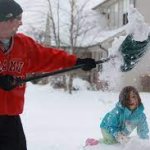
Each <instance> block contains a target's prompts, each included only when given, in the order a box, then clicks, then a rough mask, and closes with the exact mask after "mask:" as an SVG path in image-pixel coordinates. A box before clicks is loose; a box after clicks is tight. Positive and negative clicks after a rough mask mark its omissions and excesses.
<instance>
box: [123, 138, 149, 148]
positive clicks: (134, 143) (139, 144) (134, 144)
mask: <svg viewBox="0 0 150 150" xmlns="http://www.w3.org/2000/svg"><path fill="white" fill-rule="evenodd" d="M133 149H134V150H149V149H150V141H149V140H141V139H139V138H137V137H134V138H132V139H131V140H130V142H129V143H127V144H126V145H125V148H124V149H123V150H133Z"/></svg>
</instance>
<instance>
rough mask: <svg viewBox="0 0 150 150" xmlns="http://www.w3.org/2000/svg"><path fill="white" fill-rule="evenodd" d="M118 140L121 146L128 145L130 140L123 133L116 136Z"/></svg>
mask: <svg viewBox="0 0 150 150" xmlns="http://www.w3.org/2000/svg"><path fill="white" fill-rule="evenodd" d="M116 140H117V141H118V142H119V143H120V144H126V143H128V141H129V138H128V137H127V136H126V135H124V134H122V133H118V135H117V136H116Z"/></svg>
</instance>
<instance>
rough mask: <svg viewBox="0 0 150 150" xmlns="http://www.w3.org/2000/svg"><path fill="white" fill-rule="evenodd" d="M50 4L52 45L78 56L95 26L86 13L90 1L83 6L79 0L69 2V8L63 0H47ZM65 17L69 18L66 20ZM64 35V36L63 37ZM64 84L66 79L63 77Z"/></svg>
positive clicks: (70, 84) (71, 78) (69, 0)
mask: <svg viewBox="0 0 150 150" xmlns="http://www.w3.org/2000/svg"><path fill="white" fill-rule="evenodd" d="M47 1H48V4H49V12H50V20H51V24H52V25H51V27H52V29H51V31H52V36H51V40H54V41H53V42H51V43H54V44H55V46H56V47H61V46H67V47H68V51H69V52H70V53H71V54H77V53H78V52H77V50H75V49H76V47H77V46H79V44H81V43H82V41H83V40H84V38H85V37H86V36H87V33H88V32H89V31H91V30H92V29H93V28H94V27H95V25H94V24H92V23H89V21H88V17H89V15H90V14H89V13H88V12H86V5H87V3H88V2H89V0H87V1H85V2H84V3H82V4H80V5H79V4H78V2H79V0H67V6H68V8H67V9H66V8H64V7H63V6H62V5H61V4H60V1H61V0H55V2H54V0H47ZM63 17H65V18H67V19H64V18H63ZM62 34H63V35H62ZM63 80H64V82H66V78H65V77H64V76H63ZM72 81H73V74H72V73H70V74H69V82H68V84H67V85H68V86H67V87H68V90H69V92H70V93H71V91H72Z"/></svg>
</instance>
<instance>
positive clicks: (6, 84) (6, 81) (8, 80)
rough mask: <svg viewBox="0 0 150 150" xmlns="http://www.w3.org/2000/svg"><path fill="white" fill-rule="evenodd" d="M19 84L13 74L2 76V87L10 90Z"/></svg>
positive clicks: (0, 82) (0, 78) (0, 81)
mask: <svg viewBox="0 0 150 150" xmlns="http://www.w3.org/2000/svg"><path fill="white" fill-rule="evenodd" d="M16 86H17V80H16V78H15V77H13V76H11V75H1V76H0V88H2V89H3V90H6V91H9V90H11V89H13V88H15V87H16Z"/></svg>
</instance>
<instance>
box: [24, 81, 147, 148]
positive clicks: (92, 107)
mask: <svg viewBox="0 0 150 150" xmlns="http://www.w3.org/2000/svg"><path fill="white" fill-rule="evenodd" d="M79 85H80V86H83V84H81V82H80V84H79ZM118 94H119V93H113V92H101V91H88V90H80V91H76V92H74V93H73V94H72V95H70V94H68V93H65V92H64V91H63V90H56V89H55V90H54V89H52V88H51V87H50V86H49V85H46V86H41V85H32V84H31V83H29V84H28V86H27V91H26V96H25V97H26V100H25V109H24V113H23V114H22V121H23V125H24V130H25V134H26V138H27V144H28V149H29V150H82V149H83V146H84V143H85V140H86V139H87V138H89V137H92V138H96V139H99V138H102V136H101V132H100V128H99V123H100V121H101V119H102V118H103V116H104V115H105V113H106V112H108V111H109V110H111V109H112V108H113V107H114V105H115V103H116V102H117V101H118ZM140 95H141V97H142V101H143V103H144V105H145V113H146V115H147V120H148V123H150V116H149V114H150V109H149V108H150V101H149V98H150V94H149V93H140ZM132 137H133V138H132V139H131V142H129V144H127V145H126V146H125V145H119V144H116V145H104V144H100V145H97V146H93V147H92V148H86V150H99V149H102V150H120V149H123V148H125V150H132V149H133V147H134V149H136V150H141V147H142V149H143V150H148V148H150V143H149V141H148V142H147V141H143V140H140V139H138V138H137V137H136V132H134V133H133V134H132Z"/></svg>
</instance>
